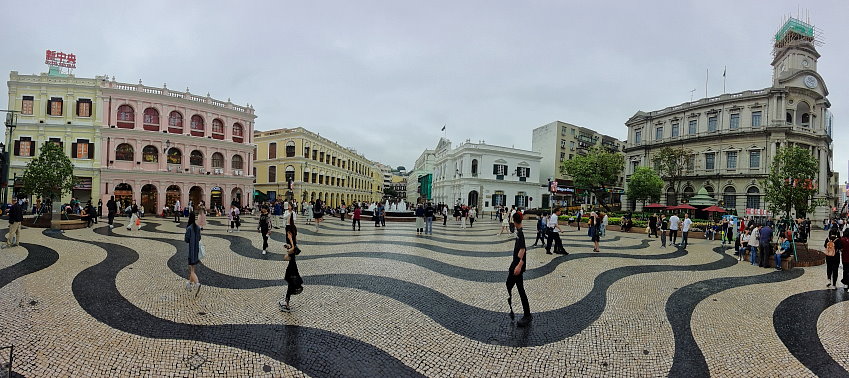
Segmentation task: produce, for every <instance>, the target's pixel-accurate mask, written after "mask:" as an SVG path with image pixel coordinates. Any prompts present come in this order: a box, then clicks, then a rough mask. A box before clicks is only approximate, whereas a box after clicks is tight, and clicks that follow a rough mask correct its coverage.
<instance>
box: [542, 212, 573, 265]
mask: <svg viewBox="0 0 849 378" xmlns="http://www.w3.org/2000/svg"><path fill="white" fill-rule="evenodd" d="M559 219H560V209H556V210H554V214H551V216H550V217H548V221H547V222H546V227H547V228H548V243H546V244H545V253H546V254H549V255H550V254H551V243H552V242H554V253H561V254H564V255H568V254H569V252H566V250H565V249H564V248H563V241H561V240H560V226H558V224H557V221H558V220H559Z"/></svg>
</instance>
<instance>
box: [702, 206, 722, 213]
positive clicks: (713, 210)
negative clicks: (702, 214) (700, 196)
mask: <svg viewBox="0 0 849 378" xmlns="http://www.w3.org/2000/svg"><path fill="white" fill-rule="evenodd" d="M702 211H707V212H709V213H724V212H725V209H723V208H721V207H719V206H711V207H708V208H704V209H702Z"/></svg>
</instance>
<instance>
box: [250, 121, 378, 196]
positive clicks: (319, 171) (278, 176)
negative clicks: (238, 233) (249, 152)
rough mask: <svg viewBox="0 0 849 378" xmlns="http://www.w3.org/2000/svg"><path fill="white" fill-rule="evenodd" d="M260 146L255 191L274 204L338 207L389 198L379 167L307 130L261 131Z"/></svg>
mask: <svg viewBox="0 0 849 378" xmlns="http://www.w3.org/2000/svg"><path fill="white" fill-rule="evenodd" d="M254 143H256V148H257V150H256V160H255V162H254V163H255V169H256V185H255V187H256V189H257V190H259V191H261V192H263V193H265V194H266V195H268V197H269V199H280V198H283V199H287V198H291V199H294V200H296V201H302V200H306V201H314V200H316V199H321V200H322V201H324V202H325V203H326V204H328V205H329V206H334V207H335V206H339V205H342V204H346V205H347V204H351V203H354V202H373V201H378V200H379V199H380V198H381V197H382V195H383V192H382V183H383V174H382V173H381V172H380V170H379V169H377V167H376V166H375V163H374V162H372V161H371V160H368V159H366V158H365V157H364V156H363V155H361V154H359V153H357V152H356V151H354V150H352V149H349V148H346V147H342V146H340V145H339V144H337V143H335V142H333V141H330V140H328V139H327V138H324V137H322V136H320V135H318V134H316V133H313V132H311V131H308V130H306V129H304V128H301V127H297V128H291V129H277V130H270V131H255V132H254ZM290 183H291V184H290Z"/></svg>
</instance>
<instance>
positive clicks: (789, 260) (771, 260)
mask: <svg viewBox="0 0 849 378" xmlns="http://www.w3.org/2000/svg"><path fill="white" fill-rule="evenodd" d="M774 247H775V246H774ZM774 247H773V252H776V250H775V249H774ZM760 253H761V252H760V250H758V255H757V256H758V258H760ZM750 257H751V251H749V252H746V254H745V256H744V257H743V259H744V260H746V261H749V258H750ZM766 260H767V266H769V267H770V268H775V255H774V254H772V255H769V256H768V257H767V258H766ZM749 262H751V261H749ZM795 264H796V256H794V255H793V254H792V253H791V254H790V256H787V257H782V258H781V269H783V270H790V269H793V267H794V266H795Z"/></svg>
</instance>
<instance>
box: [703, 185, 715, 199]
mask: <svg viewBox="0 0 849 378" xmlns="http://www.w3.org/2000/svg"><path fill="white" fill-rule="evenodd" d="M705 190H707V193H708V195H709V196H710V198H714V197H713V196H714V193H713V187H712V186H710V185H705Z"/></svg>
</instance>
